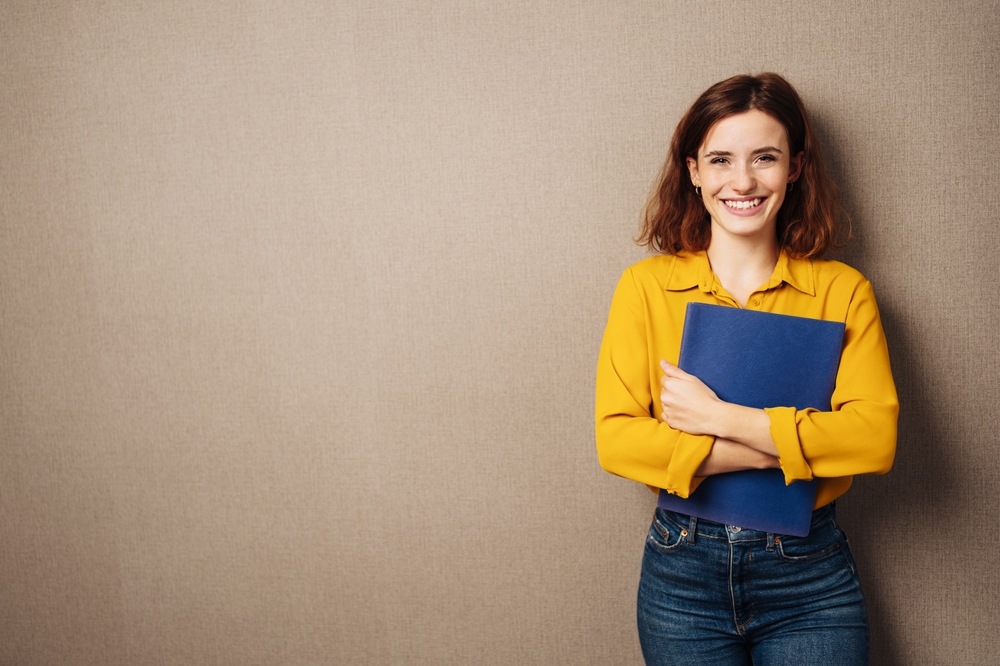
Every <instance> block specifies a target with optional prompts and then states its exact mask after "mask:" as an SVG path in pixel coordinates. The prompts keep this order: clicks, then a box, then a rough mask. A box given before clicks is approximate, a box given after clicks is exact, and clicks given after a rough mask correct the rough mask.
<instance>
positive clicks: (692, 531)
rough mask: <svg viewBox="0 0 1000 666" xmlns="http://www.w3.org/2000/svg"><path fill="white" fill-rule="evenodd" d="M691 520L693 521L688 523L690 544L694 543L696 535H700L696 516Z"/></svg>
mask: <svg viewBox="0 0 1000 666" xmlns="http://www.w3.org/2000/svg"><path fill="white" fill-rule="evenodd" d="M690 518H691V520H690V521H689V522H688V543H694V541H695V535H696V534H698V519H697V518H695V517H694V516H691V517H690Z"/></svg>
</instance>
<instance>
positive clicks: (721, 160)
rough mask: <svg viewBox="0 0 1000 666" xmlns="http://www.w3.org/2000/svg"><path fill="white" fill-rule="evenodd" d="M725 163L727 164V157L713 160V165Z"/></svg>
mask: <svg viewBox="0 0 1000 666" xmlns="http://www.w3.org/2000/svg"><path fill="white" fill-rule="evenodd" d="M725 163H726V158H725V157H716V158H715V159H713V160H712V164H725Z"/></svg>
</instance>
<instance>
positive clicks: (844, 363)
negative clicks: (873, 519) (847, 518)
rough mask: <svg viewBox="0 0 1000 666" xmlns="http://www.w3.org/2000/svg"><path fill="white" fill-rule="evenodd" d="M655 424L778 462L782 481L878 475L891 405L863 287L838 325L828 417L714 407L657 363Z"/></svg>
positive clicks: (874, 313) (684, 376)
mask: <svg viewBox="0 0 1000 666" xmlns="http://www.w3.org/2000/svg"><path fill="white" fill-rule="evenodd" d="M661 367H662V368H663V371H664V375H663V379H662V381H661V391H660V401H661V404H662V418H663V420H664V421H665V422H667V423H668V424H670V426H671V427H673V428H677V429H680V430H683V431H685V432H690V433H700V434H704V435H713V436H716V437H719V438H726V439H731V440H734V441H736V442H738V443H740V444H743V445H745V446H747V447H749V448H752V449H754V450H755V451H758V452H760V453H764V454H768V455H772V456H778V459H779V460H780V463H781V468H782V470H783V471H784V473H785V480H786V481H787V482H789V483H791V482H792V481H795V480H799V479H805V480H808V479H812V478H813V477H814V476H818V477H842V476H850V475H854V474H870V473H875V474H878V473H885V472H886V471H888V470H889V467H890V466H891V465H892V459H893V455H894V453H895V444H896V416H897V414H898V411H899V405H898V402H897V399H896V390H895V386H894V384H893V381H892V374H891V371H890V368H889V355H888V350H887V348H886V344H885V335H884V333H883V332H882V326H881V322H880V320H879V316H878V309H877V307H876V305H875V300H874V296H873V295H872V291H871V285H870V284H868V283H867V282H865V283H863V284H862V285H860V287H859V289H858V290H857V292H856V293H855V294H854V296H853V298H852V300H851V305H850V308H849V312H848V315H847V321H846V331H845V335H844V349H843V352H842V354H841V361H840V368H839V369H838V372H837V384H836V388H835V390H834V393H833V397H832V400H831V404H832V410H831V411H823V412H821V411H818V410H814V409H804V410H796V409H795V408H794V407H775V408H769V409H766V410H764V409H753V408H749V407H742V406H739V405H734V404H731V403H726V402H723V401H722V400H720V399H719V398H718V397H717V396H716V395H715V393H714V392H712V390H711V389H710V388H708V387H707V386H705V384H704V383H702V382H701V381H700V380H699V379H698V378H697V377H694V376H693V375H690V374H688V373H686V372H684V371H683V370H681V369H679V368H677V367H675V366H673V365H670V364H669V363H666V362H665V361H662V362H661Z"/></svg>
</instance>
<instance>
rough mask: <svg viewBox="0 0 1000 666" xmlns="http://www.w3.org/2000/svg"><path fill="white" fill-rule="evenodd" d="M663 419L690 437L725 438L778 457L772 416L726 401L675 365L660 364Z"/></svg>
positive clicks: (661, 416)
mask: <svg viewBox="0 0 1000 666" xmlns="http://www.w3.org/2000/svg"><path fill="white" fill-rule="evenodd" d="M660 367H661V368H663V379H661V380H660V386H661V390H660V408H661V410H662V413H661V414H660V418H662V419H663V421H664V422H665V423H666V424H667V425H669V426H670V427H671V428H673V429H674V430H680V431H681V432H686V433H688V434H689V435H712V436H714V437H716V438H719V437H724V438H726V439H731V440H733V441H735V442H738V443H740V444H744V445H746V446H749V447H750V448H752V449H755V450H757V451H759V452H761V453H765V454H767V455H768V456H774V457H776V456H777V455H778V447H777V446H775V444H774V440H773V439H771V417H769V416H768V415H767V413H766V412H765V411H764V410H763V409H754V408H752V407H743V406H742V405H736V404H733V403H731V402H725V401H723V400H721V399H720V398H719V396H717V395H715V391H713V390H712V389H710V388H708V386H706V385H705V383H704V382H703V381H701V380H700V379H698V378H697V377H695V376H694V375H690V374H688V373H686V372H684V371H683V370H681V369H680V368H678V367H677V366H675V365H670V364H669V363H667V362H666V361H662V360H661V361H660Z"/></svg>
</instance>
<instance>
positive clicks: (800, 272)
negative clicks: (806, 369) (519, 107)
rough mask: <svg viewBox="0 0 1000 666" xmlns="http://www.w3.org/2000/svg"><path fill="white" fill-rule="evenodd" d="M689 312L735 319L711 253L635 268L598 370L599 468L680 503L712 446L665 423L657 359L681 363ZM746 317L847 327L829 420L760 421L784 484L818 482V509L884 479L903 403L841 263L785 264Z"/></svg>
mask: <svg viewBox="0 0 1000 666" xmlns="http://www.w3.org/2000/svg"><path fill="white" fill-rule="evenodd" d="M689 302H697V303H713V304H716V305H728V306H731V307H739V304H738V303H737V302H736V301H735V299H733V297H732V296H730V295H729V293H728V292H727V291H726V290H725V288H723V286H722V285H721V284H720V283H719V281H718V279H717V278H716V276H715V274H714V273H712V269H711V266H710V265H709V262H708V256H707V254H706V253H705V252H698V253H695V254H687V253H682V254H680V255H674V256H667V255H661V256H655V257H650V258H648V259H645V260H643V261H640V262H639V263H637V264H635V265H634V266H632V267H631V268H629V269H628V270H626V271H625V274H624V275H623V276H622V278H621V280H620V281H619V282H618V287H617V289H616V290H615V296H614V299H613V301H612V303H611V313H610V314H609V315H608V325H607V328H606V329H605V331H604V341H603V342H602V344H601V353H600V357H599V359H598V362H597V410H596V411H597V414H596V433H597V453H598V458H599V460H600V463H601V467H603V468H604V469H605V470H607V471H608V472H611V473H612V474H617V475H618V476H623V477H625V478H628V479H633V480H635V481H639V482H640V483H645V484H646V485H648V486H650V487H651V488H653V489H656V488H664V489H666V490H667V492H670V493H676V494H677V495H679V496H681V497H687V496H688V495H690V494H691V493H692V492H693V491H694V490H695V489H696V488H697V487H698V484H699V483H700V482H701V481H702V479H701V478H699V477H696V476H695V475H694V474H695V472H696V471H697V469H698V467H699V466H700V465H701V463H702V461H703V460H704V459H705V458H706V457H707V456H708V454H709V453H710V452H711V450H712V444H713V443H714V441H715V438H714V437H711V436H707V435H690V434H688V433H685V432H681V431H679V430H674V429H673V428H671V427H670V426H669V425H667V424H666V423H664V422H663V421H661V420H659V417H660V411H661V409H660V400H659V393H660V392H659V386H660V378H661V377H662V376H663V371H662V370H661V369H660V365H659V364H660V359H661V358H662V359H666V360H667V361H668V362H670V363H673V364H676V363H677V358H678V355H679V353H680V342H681V332H682V329H683V326H684V311H685V307H686V306H687V304H688V303H689ZM746 307H747V308H749V309H752V310H762V311H765V312H776V313H779V314H787V315H796V316H799V317H812V318H814V319H825V320H827V321H839V322H844V324H845V325H846V331H845V333H844V349H843V352H842V354H841V359H840V368H839V370H838V372H837V385H836V388H835V389H834V392H833V398H832V401H831V402H832V408H833V409H832V411H829V412H821V411H817V410H814V409H805V410H797V409H795V408H793V407H774V408H770V409H767V410H765V411H766V412H767V414H768V415H769V416H770V418H771V438H772V439H773V440H774V443H775V444H776V445H777V447H778V453H779V458H778V460H779V463H780V464H781V469H782V471H783V472H784V475H785V483H789V484H790V483H792V482H793V481H795V480H798V479H806V480H808V479H812V478H813V477H816V478H818V479H819V483H818V484H817V492H816V504H815V508H819V507H821V506H824V505H825V504H829V503H830V502H832V501H833V500H835V499H837V498H838V497H840V496H841V495H843V494H844V493H845V492H846V491H847V489H848V488H849V487H850V485H851V481H852V478H853V475H854V474H884V473H886V472H888V471H889V468H890V467H891V466H892V460H893V457H894V455H895V452H896V417H897V415H898V413H899V403H898V401H897V398H896V387H895V385H894V384H893V381H892V373H891V371H890V369H889V351H888V348H887V347H886V342H885V334H884V333H883V331H882V323H881V321H880V319H879V314H878V308H877V306H876V305H875V296H874V294H873V293H872V287H871V284H870V283H869V282H868V281H867V280H866V279H865V278H864V276H862V275H861V274H860V273H859V272H858V271H856V270H854V269H853V268H851V267H850V266H847V265H846V264H842V263H840V262H838V261H828V260H808V259H792V258H790V257H788V256H787V255H786V254H785V253H784V252H782V253H781V256H780V258H779V259H778V263H777V265H776V266H775V268H774V273H773V274H772V275H771V279H770V280H769V281H768V282H767V284H765V285H762V286H761V287H759V288H758V289H757V290H756V291H754V292H753V293H752V294H751V295H750V298H749V299H748V301H747V303H746Z"/></svg>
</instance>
